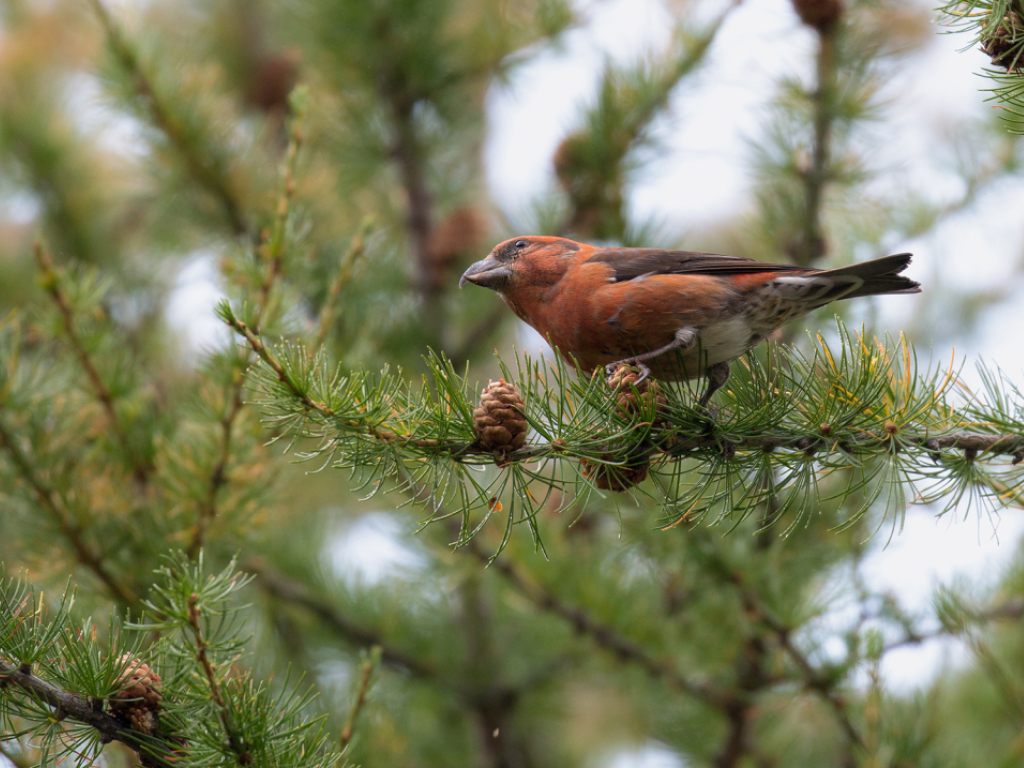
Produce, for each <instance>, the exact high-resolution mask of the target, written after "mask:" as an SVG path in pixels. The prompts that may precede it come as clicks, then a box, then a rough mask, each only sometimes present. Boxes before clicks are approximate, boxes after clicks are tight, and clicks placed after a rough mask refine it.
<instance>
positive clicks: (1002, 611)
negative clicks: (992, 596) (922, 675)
mask: <svg viewBox="0 0 1024 768" xmlns="http://www.w3.org/2000/svg"><path fill="white" fill-rule="evenodd" d="M1022 617H1024V598H1022V597H1016V598H1013V599H1011V600H1007V601H1006V602H1004V603H1000V604H998V605H994V606H992V607H991V608H986V609H985V610H982V611H976V612H972V613H970V614H968V615H967V617H966V619H967V623H970V624H988V623H989V622H994V621H1000V620H1002V619H1007V620H1017V619H1020V618H1022ZM962 632H963V629H961V628H955V629H954V628H950V627H947V626H945V625H944V626H941V627H939V628H938V629H935V630H933V631H931V632H915V631H909V632H907V634H906V635H904V636H903V637H901V638H899V639H898V640H894V641H893V642H891V643H888V644H887V645H885V646H884V647H883V648H882V651H881V655H883V656H884V655H885V654H887V653H891V652H892V651H895V650H898V649H900V648H906V647H907V646H911V645H920V644H921V643H925V642H927V641H929V640H935V639H938V638H940V637H956V636H957V635H960V634H962Z"/></svg>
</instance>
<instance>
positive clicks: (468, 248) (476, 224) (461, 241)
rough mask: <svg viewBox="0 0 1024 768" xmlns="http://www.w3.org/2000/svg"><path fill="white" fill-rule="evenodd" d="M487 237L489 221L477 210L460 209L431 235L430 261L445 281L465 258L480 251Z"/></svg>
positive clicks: (447, 217)
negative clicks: (455, 265)
mask: <svg viewBox="0 0 1024 768" xmlns="http://www.w3.org/2000/svg"><path fill="white" fill-rule="evenodd" d="M486 234H487V221H486V220H485V219H484V216H483V214H482V213H481V212H480V211H479V210H478V209H477V208H475V207H474V206H471V205H464V206H462V207H461V208H456V209H455V210H454V211H452V212H451V213H450V214H448V215H447V216H446V217H445V218H444V219H443V220H442V221H441V222H440V223H439V224H438V225H437V226H436V227H434V228H433V229H432V230H431V231H430V239H429V240H428V242H427V259H428V260H429V261H430V264H431V265H432V266H433V267H434V269H435V270H437V272H438V273H440V274H441V275H442V277H443V275H444V273H445V272H446V270H448V269H450V268H451V266H452V265H453V264H455V263H456V262H457V261H458V260H459V259H460V258H461V257H463V256H464V255H465V254H467V253H472V252H473V251H474V250H476V249H477V248H479V246H480V244H481V240H482V239H483V237H484V235H486Z"/></svg>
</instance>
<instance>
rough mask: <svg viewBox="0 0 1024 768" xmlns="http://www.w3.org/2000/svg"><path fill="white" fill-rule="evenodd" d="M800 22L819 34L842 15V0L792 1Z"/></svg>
mask: <svg viewBox="0 0 1024 768" xmlns="http://www.w3.org/2000/svg"><path fill="white" fill-rule="evenodd" d="M793 9H794V10H795V11H796V13H797V15H798V16H799V17H800V21H802V22H803V23H804V24H806V25H807V26H809V27H814V28H815V29H817V30H818V31H819V32H824V31H826V30H828V29H829V28H830V27H832V26H833V25H834V24H835V23H836V22H837V21H839V17H840V16H842V15H843V3H842V0H793Z"/></svg>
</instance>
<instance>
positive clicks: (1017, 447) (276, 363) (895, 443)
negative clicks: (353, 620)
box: [222, 307, 1024, 466]
mask: <svg viewBox="0 0 1024 768" xmlns="http://www.w3.org/2000/svg"><path fill="white" fill-rule="evenodd" d="M222 316H223V317H224V319H225V322H226V323H227V324H228V325H229V326H230V327H231V328H233V329H234V330H236V331H237V332H238V333H239V334H240V335H241V336H243V337H244V338H245V339H246V341H247V342H248V343H249V345H250V347H251V348H252V349H253V351H255V352H256V354H257V355H258V356H259V357H260V359H262V360H263V362H265V364H266V365H267V366H268V367H269V368H270V369H271V370H272V371H273V373H274V375H275V376H276V378H278V380H279V381H280V382H282V383H283V384H285V386H286V387H287V388H288V390H289V391H290V393H291V394H292V396H294V397H295V398H296V400H298V402H300V403H301V406H302V408H303V410H305V411H306V412H308V413H311V414H313V415H314V416H316V417H323V418H327V419H329V420H331V422H332V423H333V424H336V425H338V426H344V427H346V428H349V429H355V430H361V431H362V432H364V433H365V434H366V435H367V436H368V437H372V438H375V439H377V440H379V441H381V442H386V443H393V444H397V445H399V446H408V447H411V449H425V450H426V452H425V453H428V454H433V455H435V456H445V457H447V458H450V459H453V460H459V459H463V458H469V457H494V456H495V452H494V451H486V450H484V449H483V447H481V446H480V445H479V444H478V443H477V442H476V441H472V442H467V441H458V440H445V439H435V438H420V437H417V436H416V435H415V434H398V433H396V432H394V431H391V430H387V429H383V428H380V427H378V426H374V425H372V424H369V423H368V422H366V421H364V420H357V419H350V418H348V419H346V418H344V417H343V416H342V415H341V414H337V413H335V412H334V411H333V410H332V409H330V408H329V407H328V406H327V403H325V402H321V401H318V400H314V399H313V398H311V397H310V396H309V394H308V392H306V391H305V390H304V389H303V388H302V387H301V386H299V384H298V383H297V382H296V381H295V380H294V379H293V377H292V376H290V375H289V373H288V372H287V371H286V370H285V368H284V366H282V364H281V361H280V360H278V358H276V357H275V356H274V355H273V354H272V353H271V352H270V350H269V349H268V348H267V347H266V346H265V345H264V344H263V342H262V341H261V340H260V338H259V337H258V336H257V335H256V334H255V333H253V331H252V330H251V329H249V328H248V327H247V326H246V324H245V323H244V322H242V321H241V319H239V318H238V317H236V316H234V315H233V313H231V312H230V310H229V308H227V307H224V312H223V314H222ZM693 413H694V417H695V418H697V417H699V418H698V420H699V421H702V423H703V426H705V428H703V429H702V430H700V431H699V433H697V434H685V435H681V434H679V433H677V432H674V431H673V425H672V424H671V423H668V421H667V420H665V417H664V415H663V414H660V413H659V417H660V419H662V420H665V426H664V427H663V428H662V429H663V430H664V431H662V436H663V437H664V439H663V440H662V441H660V442H659V443H657V444H656V445H655V444H653V443H652V444H651V449H650V450H651V453H654V452H655V450H657V451H660V452H663V453H665V454H668V455H670V456H672V457H675V458H685V457H688V456H694V455H698V454H706V453H707V452H709V451H715V452H719V453H723V454H725V455H727V456H728V455H732V454H734V453H735V452H737V451H749V452H755V451H756V452H767V453H771V452H773V451H775V450H777V449H783V450H791V451H799V452H803V453H805V454H808V455H813V454H814V453H816V452H817V451H820V450H822V449H825V450H841V451H843V452H845V453H848V454H852V453H880V452H882V451H885V452H888V451H889V450H890V447H893V449H895V450H897V451H898V450H900V449H901V447H907V446H918V447H921V449H923V450H925V451H927V452H929V453H931V454H933V455H937V454H939V453H940V452H942V451H964V452H965V453H967V455H968V457H969V458H971V459H974V458H976V457H977V456H978V455H980V454H990V455H993V456H1012V457H1013V464H1015V465H1016V464H1020V463H1021V462H1024V434H1017V433H1007V434H991V433H990V432H981V431H979V432H970V431H957V432H953V433H951V434H945V435H938V436H932V435H929V434H927V433H919V432H915V431H913V430H910V429H904V430H901V429H899V428H897V427H896V425H895V424H893V423H891V422H889V423H885V424H884V425H882V426H881V428H880V429H879V430H878V431H874V432H872V431H868V430H864V429H859V430H857V433H856V434H855V435H846V436H844V437H842V438H840V437H837V436H836V435H834V434H831V429H830V427H829V425H827V424H822V425H820V426H819V427H818V428H817V429H816V430H814V431H809V430H806V429H804V430H800V431H796V430H795V431H790V432H786V431H781V430H777V429H773V430H765V431H762V432H760V433H755V434H745V435H740V436H732V435H729V434H728V433H727V431H726V429H727V428H726V427H723V428H718V427H717V426H716V425H715V424H714V423H709V422H708V421H707V418H706V417H705V416H703V415H702V414H700V413H699V412H698V411H696V410H694V412H693ZM687 426H689V425H687ZM709 427H710V428H709ZM657 431H658V430H656V429H655V430H651V433H652V437H654V438H657V437H658V434H657ZM606 441H607V437H606V436H603V435H597V436H595V439H594V440H593V442H594V445H593V446H591V447H596V446H599V445H600V446H602V447H606V446H605V445H603V443H605V442H606ZM591 453H593V452H591ZM559 454H561V455H566V456H572V455H574V454H575V452H573V451H572V450H571V449H570V447H569V446H567V445H566V444H565V443H564V441H560V440H554V441H552V442H547V443H527V444H525V445H523V446H522V447H520V449H518V450H517V451H512V452H509V453H508V454H504V455H503V456H502V466H508V465H509V464H514V463H517V462H525V461H529V460H535V459H539V458H549V457H552V456H556V455H559Z"/></svg>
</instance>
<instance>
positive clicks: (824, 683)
mask: <svg viewBox="0 0 1024 768" xmlns="http://www.w3.org/2000/svg"><path fill="white" fill-rule="evenodd" d="M697 530H698V529H696V528H691V530H690V533H691V534H696V532H697ZM702 540H703V544H704V546H702V547H701V550H702V552H703V554H704V556H705V558H706V559H707V561H708V563H709V564H710V565H711V566H712V567H713V569H714V572H716V573H717V574H718V575H719V576H720V577H721V578H722V580H723V581H725V582H726V583H729V584H732V585H733V586H735V588H736V589H737V591H738V592H739V595H740V600H741V601H742V603H743V606H744V609H745V610H746V611H748V612H749V613H750V614H751V615H752V616H753V617H755V618H756V620H757V621H759V622H760V623H761V624H762V625H763V626H764V627H766V628H767V629H768V630H770V631H771V632H772V634H773V635H774V636H775V638H776V640H777V641H778V643H779V646H780V647H781V648H782V649H783V650H784V651H785V653H786V655H787V656H789V658H790V660H791V661H792V662H793V664H794V665H795V666H796V667H797V669H798V670H799V673H800V676H801V678H802V680H803V684H804V686H805V687H806V688H808V689H810V690H812V691H814V692H816V693H818V694H819V695H820V696H821V698H822V699H824V700H825V701H826V702H827V703H828V705H829V706H830V707H831V708H832V711H833V712H834V713H835V717H836V720H837V722H838V723H839V725H840V727H842V729H843V731H844V732H845V734H846V737H847V739H848V740H849V742H850V743H851V744H853V745H854V746H857V747H860V748H861V749H864V748H865V746H866V745H865V743H864V739H863V737H862V736H861V734H860V732H859V731H858V730H857V728H856V727H855V726H854V724H853V721H852V720H851V719H850V714H849V712H848V711H847V708H846V701H845V699H844V698H843V697H842V696H841V695H840V694H839V693H837V692H836V690H835V688H836V685H837V679H835V678H833V677H829V676H827V675H823V674H822V673H821V672H820V671H819V670H818V669H817V668H816V667H815V666H814V665H813V664H812V663H811V661H810V659H808V658H807V656H805V655H804V653H803V652H802V651H801V650H800V649H799V648H797V647H796V645H795V644H794V643H793V640H792V633H793V629H792V628H791V627H789V626H787V625H786V624H784V623H783V622H781V621H779V620H778V619H777V618H776V617H775V615H774V613H773V612H772V611H771V609H770V608H769V607H768V606H767V604H766V603H765V602H764V600H762V599H761V597H760V595H759V594H758V593H757V590H756V589H755V588H754V587H752V586H751V585H750V584H749V583H748V581H747V577H746V575H745V574H744V573H743V572H741V571H740V570H739V569H736V568H733V567H732V565H731V564H730V563H729V561H728V560H727V559H726V558H725V556H723V555H722V554H721V553H720V552H719V551H718V548H717V546H716V544H715V542H714V541H712V539H711V537H710V536H706V535H704V536H702Z"/></svg>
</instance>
